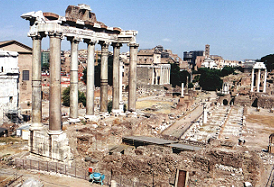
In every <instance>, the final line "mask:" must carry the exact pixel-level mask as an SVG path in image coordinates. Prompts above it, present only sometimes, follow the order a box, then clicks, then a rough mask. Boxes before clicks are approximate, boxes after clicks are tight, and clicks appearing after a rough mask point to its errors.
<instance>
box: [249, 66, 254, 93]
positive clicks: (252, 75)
mask: <svg viewBox="0 0 274 187" xmlns="http://www.w3.org/2000/svg"><path fill="white" fill-rule="evenodd" d="M253 87H254V68H252V73H251V89H250V92H253Z"/></svg>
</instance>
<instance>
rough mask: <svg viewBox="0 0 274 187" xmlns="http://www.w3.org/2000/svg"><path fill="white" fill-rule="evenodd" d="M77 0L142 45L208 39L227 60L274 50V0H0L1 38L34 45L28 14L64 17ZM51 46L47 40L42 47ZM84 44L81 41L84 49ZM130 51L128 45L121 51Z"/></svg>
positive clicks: (190, 44)
mask: <svg viewBox="0 0 274 187" xmlns="http://www.w3.org/2000/svg"><path fill="white" fill-rule="evenodd" d="M78 4H87V5H89V6H90V7H91V9H92V12H94V13H95V14H96V18H97V20H98V21H100V22H103V23H105V24H106V25H107V26H110V27H120V28H122V29H123V30H136V31H138V35H137V43H139V45H140V46H139V49H149V48H153V47H155V46H157V45H162V46H163V47H164V48H165V49H170V50H172V52H173V53H175V54H178V55H179V56H180V57H183V56H182V53H183V52H184V51H193V50H204V48H205V45H206V44H209V45H210V54H211V55H219V56H222V57H223V58H224V59H226V60H244V59H260V58H261V57H263V56H265V55H268V54H273V53H274V15H273V10H274V2H273V0H82V1H75V0H46V1H44V0H43V1H41V0H24V1H19V0H0V41H5V40H17V41H19V42H21V43H23V44H25V45H28V46H30V47H32V40H31V38H29V37H27V33H28V30H29V22H28V21H26V20H23V19H22V18H21V17H20V16H21V15H22V14H23V13H27V12H31V11H39V10H41V11H43V12H53V13H56V14H59V15H61V16H65V10H66V8H67V6H68V5H78ZM48 46H49V41H48V39H43V41H42V48H43V49H47V48H48ZM85 48H86V45H85V44H83V43H81V44H80V46H79V49H85ZM62 49H63V50H68V49H70V44H69V42H68V41H66V40H63V41H62ZM96 49H100V46H99V45H96ZM110 50H112V49H111V47H110ZM127 50H128V47H127V46H126V45H124V47H123V48H122V51H127Z"/></svg>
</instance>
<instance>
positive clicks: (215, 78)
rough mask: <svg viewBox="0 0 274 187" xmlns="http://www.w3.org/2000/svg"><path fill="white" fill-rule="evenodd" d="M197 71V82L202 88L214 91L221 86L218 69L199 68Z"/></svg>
mask: <svg viewBox="0 0 274 187" xmlns="http://www.w3.org/2000/svg"><path fill="white" fill-rule="evenodd" d="M198 73H199V74H201V76H200V80H199V84H200V86H201V87H202V88H203V90H207V91H215V90H217V89H220V88H221V87H222V84H223V81H222V80H221V78H220V74H221V72H220V70H215V69H207V68H200V69H199V70H198Z"/></svg>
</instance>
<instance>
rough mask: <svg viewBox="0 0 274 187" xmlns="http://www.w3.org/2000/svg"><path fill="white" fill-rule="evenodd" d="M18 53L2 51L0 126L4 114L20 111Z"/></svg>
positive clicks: (0, 61) (0, 63)
mask: <svg viewBox="0 0 274 187" xmlns="http://www.w3.org/2000/svg"><path fill="white" fill-rule="evenodd" d="M18 79H19V68H18V53H17V52H11V51H3V50H0V85H1V89H0V124H3V118H4V116H3V115H4V113H8V112H9V111H13V110H18V99H19V96H18V95H19V92H18Z"/></svg>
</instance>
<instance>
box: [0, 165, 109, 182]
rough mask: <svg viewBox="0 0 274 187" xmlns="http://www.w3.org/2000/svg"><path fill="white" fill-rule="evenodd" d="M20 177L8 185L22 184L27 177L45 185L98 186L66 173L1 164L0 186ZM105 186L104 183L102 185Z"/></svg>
mask: <svg viewBox="0 0 274 187" xmlns="http://www.w3.org/2000/svg"><path fill="white" fill-rule="evenodd" d="M19 176H22V177H20V178H19V179H18V180H16V181H15V182H14V183H13V184H11V185H9V186H15V185H16V184H23V183H24V182H25V181H27V180H28V179H33V180H36V181H39V182H40V183H41V184H43V185H44V186H45V187H58V186H60V187H75V186H83V187H84V186H94V187H96V186H97V187H99V186H101V185H99V184H91V182H89V181H87V180H83V179H78V178H74V177H69V176H66V175H61V174H56V173H50V172H45V171H27V170H18V169H14V168H12V167H8V166H6V165H2V166H1V169H0V186H5V185H6V184H8V183H9V182H10V181H11V180H13V179H15V178H18V177H19ZM104 186H105V185H104Z"/></svg>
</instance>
